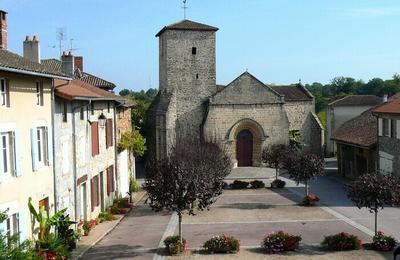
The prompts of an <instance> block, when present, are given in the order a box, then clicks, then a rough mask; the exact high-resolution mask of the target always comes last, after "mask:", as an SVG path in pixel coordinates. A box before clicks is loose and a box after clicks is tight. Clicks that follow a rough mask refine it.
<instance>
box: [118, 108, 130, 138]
mask: <svg viewBox="0 0 400 260" xmlns="http://www.w3.org/2000/svg"><path fill="white" fill-rule="evenodd" d="M129 132H132V108H131V107H126V106H118V107H117V140H118V141H119V140H120V139H121V136H122V134H124V133H129Z"/></svg>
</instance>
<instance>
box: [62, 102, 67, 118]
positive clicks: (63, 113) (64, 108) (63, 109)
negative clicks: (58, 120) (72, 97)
mask: <svg viewBox="0 0 400 260" xmlns="http://www.w3.org/2000/svg"><path fill="white" fill-rule="evenodd" d="M61 109H62V120H63V122H64V123H67V122H68V117H67V116H68V106H67V102H65V101H64V102H63V103H62V108H61Z"/></svg>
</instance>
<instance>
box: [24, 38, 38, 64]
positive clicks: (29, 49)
mask: <svg viewBox="0 0 400 260" xmlns="http://www.w3.org/2000/svg"><path fill="white" fill-rule="evenodd" d="M24 58H25V59H28V60H30V61H33V62H37V63H40V46H39V38H38V37H36V35H35V36H33V38H32V39H31V38H30V37H29V36H26V38H25V41H24Z"/></svg>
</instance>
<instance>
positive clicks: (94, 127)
mask: <svg viewBox="0 0 400 260" xmlns="http://www.w3.org/2000/svg"><path fill="white" fill-rule="evenodd" d="M90 127H91V134H92V156H95V155H98V154H99V123H98V122H93V123H92V124H91V126H90Z"/></svg>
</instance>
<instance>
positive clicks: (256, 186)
mask: <svg viewBox="0 0 400 260" xmlns="http://www.w3.org/2000/svg"><path fill="white" fill-rule="evenodd" d="M250 187H251V188H252V189H262V188H264V187H265V183H264V182H263V181H259V180H254V181H251V182H250Z"/></svg>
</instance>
